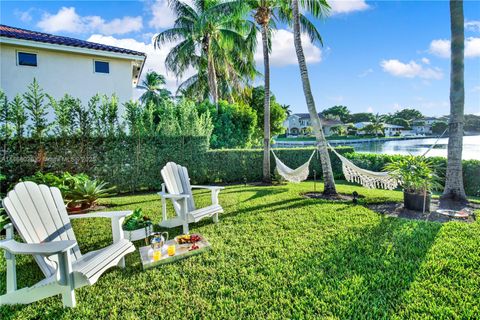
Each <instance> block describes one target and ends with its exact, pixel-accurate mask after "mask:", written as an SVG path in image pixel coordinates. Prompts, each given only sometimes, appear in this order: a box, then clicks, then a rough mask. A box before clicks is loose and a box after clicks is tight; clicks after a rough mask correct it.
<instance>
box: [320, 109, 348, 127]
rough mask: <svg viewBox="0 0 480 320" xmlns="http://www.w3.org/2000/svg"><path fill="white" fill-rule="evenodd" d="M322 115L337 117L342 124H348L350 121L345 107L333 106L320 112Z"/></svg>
mask: <svg viewBox="0 0 480 320" xmlns="http://www.w3.org/2000/svg"><path fill="white" fill-rule="evenodd" d="M322 115H324V116H328V115H332V116H335V117H337V118H338V119H339V120H341V121H342V122H344V123H345V122H348V121H349V119H350V110H348V108H347V107H346V106H333V107H330V108H328V109H325V110H323V111H322Z"/></svg>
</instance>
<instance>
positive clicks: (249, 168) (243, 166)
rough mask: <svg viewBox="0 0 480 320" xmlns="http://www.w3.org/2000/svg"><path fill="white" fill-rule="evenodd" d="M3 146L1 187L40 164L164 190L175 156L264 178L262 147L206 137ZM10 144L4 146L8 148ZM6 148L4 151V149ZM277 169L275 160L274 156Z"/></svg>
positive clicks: (214, 179) (134, 187)
mask: <svg viewBox="0 0 480 320" xmlns="http://www.w3.org/2000/svg"><path fill="white" fill-rule="evenodd" d="M0 146H1V147H2V149H1V151H0V173H2V174H4V175H5V176H7V180H6V181H4V182H3V184H2V189H1V190H0V191H5V190H6V188H7V186H9V185H11V184H12V183H15V182H16V181H18V180H19V179H20V178H22V177H24V176H28V175H32V174H33V173H35V172H36V171H38V170H42V171H44V172H61V171H69V172H71V173H79V172H85V173H87V174H88V175H90V176H92V177H95V178H98V179H101V180H104V181H107V182H109V183H111V184H113V185H116V186H117V188H118V191H119V192H133V191H141V190H159V189H160V185H161V182H162V179H161V174H160V170H161V168H162V167H163V166H164V165H165V164H166V163H167V162H168V161H174V162H177V163H179V164H182V165H184V166H186V167H188V168H189V173H190V177H191V179H192V183H201V184H209V183H243V182H252V181H260V180H261V179H262V164H263V150H261V149H228V150H208V140H207V138H206V137H144V138H134V137H123V136H122V137H115V138H92V139H88V140H85V139H82V140H80V139H68V141H63V140H60V139H53V138H52V139H47V140H45V142H44V143H43V149H44V150H45V152H44V154H45V156H46V160H45V162H44V163H43V164H42V163H41V161H39V159H38V158H39V150H41V149H42V148H41V147H40V145H39V144H38V143H36V142H35V141H33V140H24V141H23V142H22V144H21V146H20V145H19V144H15V145H12V144H11V143H10V144H5V142H3V144H1V145H0ZM4 148H5V150H6V151H5V152H4V151H3V150H4ZM336 150H337V151H338V152H339V153H341V154H343V155H345V156H346V157H347V158H349V159H350V160H352V162H354V163H355V164H357V165H358V166H359V167H361V168H364V169H368V170H372V171H382V170H383V168H384V166H385V165H386V164H387V163H389V162H391V161H392V160H393V159H396V158H399V157H402V156H400V155H393V156H392V155H384V154H364V153H355V152H353V150H354V149H353V147H338V148H336ZM312 151H313V148H283V149H275V153H276V154H277V155H278V157H279V158H280V159H281V160H282V162H284V163H285V164H286V165H287V166H289V167H291V168H296V167H299V166H300V165H302V164H304V163H305V162H306V161H307V160H308V158H309V157H310V155H311V153H312ZM2 154H3V155H2ZM330 159H331V161H332V168H333V171H334V176H335V179H344V176H343V173H342V165H341V162H340V160H339V159H338V157H337V156H335V155H334V154H333V153H331V152H330ZM430 159H431V160H432V161H433V162H434V166H435V170H436V172H437V174H438V175H439V176H440V177H442V178H443V177H444V174H445V168H446V158H441V157H434V158H430ZM271 165H272V172H273V170H274V168H275V161H274V160H273V157H272V161H271ZM310 169H311V170H310V178H313V171H314V170H315V171H316V172H317V177H318V179H319V180H320V179H321V177H322V169H321V166H320V161H319V160H318V154H317V155H315V157H314V159H313V160H312V162H311V167H310ZM463 175H464V185H465V192H466V193H467V194H468V195H471V196H480V178H479V177H480V161H478V160H465V161H463Z"/></svg>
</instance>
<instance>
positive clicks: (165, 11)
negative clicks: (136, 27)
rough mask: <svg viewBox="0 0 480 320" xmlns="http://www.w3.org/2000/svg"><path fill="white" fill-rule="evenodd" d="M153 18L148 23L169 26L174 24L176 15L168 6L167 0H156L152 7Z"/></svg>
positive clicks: (154, 26)
mask: <svg viewBox="0 0 480 320" xmlns="http://www.w3.org/2000/svg"><path fill="white" fill-rule="evenodd" d="M150 11H151V12H152V19H151V20H150V21H149V22H148V25H149V26H150V27H153V28H158V29H161V28H168V27H171V26H173V23H174V22H175V18H176V17H175V15H174V13H173V12H172V10H171V9H170V7H169V6H168V1H167V0H156V1H155V2H154V3H153V4H152V5H151V7H150Z"/></svg>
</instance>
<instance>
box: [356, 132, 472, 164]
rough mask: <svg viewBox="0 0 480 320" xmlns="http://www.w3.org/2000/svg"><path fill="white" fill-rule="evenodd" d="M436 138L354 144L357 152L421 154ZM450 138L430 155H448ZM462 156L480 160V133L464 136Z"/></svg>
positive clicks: (429, 153)
mask: <svg viewBox="0 0 480 320" xmlns="http://www.w3.org/2000/svg"><path fill="white" fill-rule="evenodd" d="M436 140H437V139H436V138H428V139H417V140H400V141H376V142H369V143H361V144H360V143H359V144H352V146H353V147H354V148H355V151H357V152H363V153H384V154H411V155H421V154H423V153H425V152H426V151H427V150H428V148H430V146H431V145H432V144H434V143H435V141H436ZM447 144H448V138H442V139H440V140H439V141H438V143H437V145H436V146H435V147H434V148H433V149H432V150H430V151H429V152H428V154H427V156H429V157H446V156H447ZM462 158H463V159H465V160H467V159H476V160H480V135H478V136H466V137H463V153H462Z"/></svg>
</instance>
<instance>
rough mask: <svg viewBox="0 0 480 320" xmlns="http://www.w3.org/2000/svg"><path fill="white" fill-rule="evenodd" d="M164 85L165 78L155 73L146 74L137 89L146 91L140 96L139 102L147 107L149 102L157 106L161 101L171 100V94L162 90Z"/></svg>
mask: <svg viewBox="0 0 480 320" xmlns="http://www.w3.org/2000/svg"><path fill="white" fill-rule="evenodd" d="M165 83H166V81H165V77H164V76H163V75H161V74H158V73H156V72H155V71H149V72H147V74H146V76H145V80H143V81H142V85H140V86H138V88H141V89H144V90H146V91H145V92H144V93H143V94H142V95H141V96H140V101H141V102H142V103H144V104H145V105H147V104H148V103H149V102H150V101H152V102H153V103H155V104H156V105H158V103H159V102H160V101H161V100H167V99H171V98H172V93H171V92H170V91H168V90H167V89H165V88H162V86H164V85H165Z"/></svg>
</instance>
